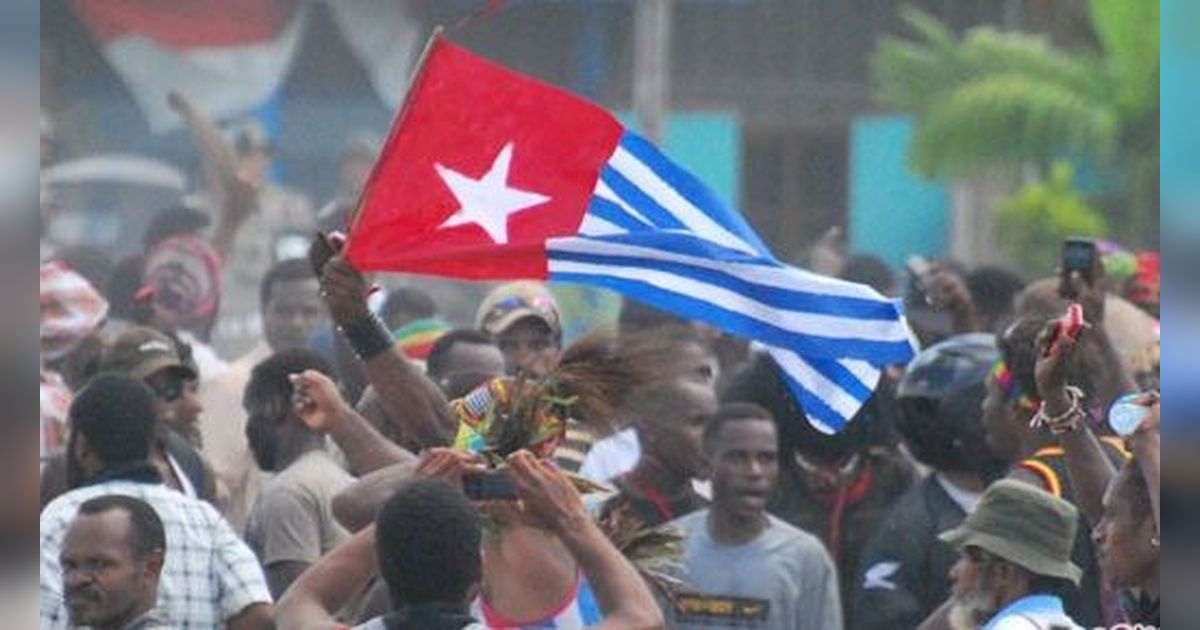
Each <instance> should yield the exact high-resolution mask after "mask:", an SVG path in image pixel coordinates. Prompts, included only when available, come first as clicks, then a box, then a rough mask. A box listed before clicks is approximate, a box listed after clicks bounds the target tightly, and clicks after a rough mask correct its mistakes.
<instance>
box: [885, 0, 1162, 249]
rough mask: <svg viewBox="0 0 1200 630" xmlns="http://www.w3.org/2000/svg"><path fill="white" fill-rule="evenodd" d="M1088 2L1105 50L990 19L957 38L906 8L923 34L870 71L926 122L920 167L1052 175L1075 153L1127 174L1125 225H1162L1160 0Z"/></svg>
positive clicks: (915, 153) (917, 138) (889, 99)
mask: <svg viewBox="0 0 1200 630" xmlns="http://www.w3.org/2000/svg"><path fill="white" fill-rule="evenodd" d="M1089 6H1090V9H1091V10H1090V17H1091V20H1092V28H1093V30H1094V31H1095V33H1096V38H1097V40H1098V41H1099V42H1100V44H1101V48H1100V49H1099V50H1078V51H1068V50H1062V49H1059V48H1055V47H1054V46H1052V45H1051V44H1050V43H1049V42H1048V41H1047V40H1046V39H1045V38H1044V37H1042V36H1040V35H1031V34H1027V33H1016V32H1002V31H998V30H996V29H995V28H992V27H988V26H980V27H976V28H972V29H970V30H968V31H967V32H966V33H964V34H963V35H962V37H957V36H956V35H955V34H954V32H953V31H951V30H950V29H949V28H948V27H947V26H946V25H945V24H943V23H942V22H940V21H939V20H937V19H936V18H934V17H933V16H931V15H929V14H927V13H923V12H921V11H919V10H917V9H914V8H904V9H902V10H901V15H902V17H903V19H904V21H905V22H906V23H907V25H908V26H909V27H910V28H911V29H912V31H913V37H912V38H900V37H894V36H887V37H884V38H882V39H881V40H880V43H879V46H878V48H877V50H876V51H875V54H874V56H873V57H872V60H871V69H872V74H873V77H874V82H875V86H876V89H877V96H878V98H879V100H880V101H881V102H882V103H883V104H885V105H888V106H891V107H894V108H896V109H899V110H902V111H907V112H911V113H912V114H913V116H914V118H915V120H916V123H917V124H916V129H915V132H914V135H913V141H912V146H911V148H910V153H909V160H910V166H911V167H912V168H913V170H914V171H915V172H917V173H918V174H921V175H923V176H926V177H931V178H932V177H962V178H967V177H972V176H975V175H979V174H984V173H987V172H989V171H991V170H993V169H994V168H996V167H1022V168H1025V167H1029V166H1032V167H1034V168H1036V169H1037V170H1038V172H1039V173H1041V174H1042V175H1043V176H1046V175H1047V174H1048V171H1049V169H1050V165H1051V164H1054V163H1055V162H1056V161H1057V160H1060V159H1063V158H1064V157H1065V156H1074V157H1077V158H1080V159H1084V160H1088V161H1089V162H1091V163H1092V164H1094V165H1096V166H1097V167H1098V168H1100V169H1102V170H1106V171H1110V172H1118V173H1121V174H1122V175H1124V176H1125V177H1128V178H1129V179H1128V181H1129V182H1130V183H1129V186H1128V189H1127V190H1126V191H1125V193H1124V195H1125V199H1124V200H1122V202H1120V203H1117V204H1115V207H1117V208H1119V209H1120V210H1119V216H1116V217H1115V218H1116V219H1117V221H1116V222H1115V223H1116V225H1115V226H1116V227H1119V228H1120V229H1122V230H1123V231H1129V232H1131V233H1133V232H1135V231H1138V230H1140V232H1139V233H1142V234H1146V233H1157V213H1158V205H1157V204H1158V199H1157V191H1156V188H1155V186H1153V185H1152V184H1154V183H1156V181H1157V163H1158V143H1157V138H1158V117H1157V110H1158V87H1159V80H1158V63H1159V62H1158V46H1159V34H1158V11H1159V9H1158V3H1157V2H1153V1H1152V0H1092V2H1091V4H1090V5H1089ZM1149 224H1153V225H1149ZM1139 240H1140V239H1139Z"/></svg>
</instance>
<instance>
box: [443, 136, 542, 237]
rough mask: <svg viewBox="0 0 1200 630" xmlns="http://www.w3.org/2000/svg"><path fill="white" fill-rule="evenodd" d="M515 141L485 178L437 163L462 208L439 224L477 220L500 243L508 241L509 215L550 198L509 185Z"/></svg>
mask: <svg viewBox="0 0 1200 630" xmlns="http://www.w3.org/2000/svg"><path fill="white" fill-rule="evenodd" d="M512 154H513V143H511V142H509V143H508V144H506V145H504V148H502V149H500V153H498V154H497V155H496V159H495V161H493V162H492V166H491V168H489V169H488V171H487V172H486V173H484V174H483V177H481V178H479V179H475V178H473V177H468V176H466V175H463V174H462V173H459V172H458V171H455V170H453V169H451V168H448V167H445V166H442V165H441V164H434V165H433V167H434V168H435V169H436V170H437V173H438V175H439V176H440V177H441V178H442V181H443V182H445V183H446V186H448V187H449V188H450V192H452V193H454V197H455V198H456V199H458V204H459V209H458V211H457V212H455V213H454V214H452V215H450V216H449V217H448V218H447V219H446V220H445V221H444V222H442V224H441V225H440V226H438V227H454V226H457V225H466V224H468V223H475V224H477V225H478V226H479V227H481V228H483V231H484V232H487V235H488V236H489V237H491V239H492V240H493V241H495V242H496V243H500V244H504V243H507V242H508V218H509V217H510V216H512V215H514V214H516V213H518V212H520V211H522V210H526V209H528V208H531V207H533V206H536V205H538V204H541V203H545V202H547V201H549V200H550V198H549V197H547V196H545V195H539V194H537V193H535V192H529V191H526V190H521V189H519V188H513V187H511V186H509V185H508V167H509V165H510V164H511V163H512Z"/></svg>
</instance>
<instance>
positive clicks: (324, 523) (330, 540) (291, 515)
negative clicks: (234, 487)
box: [246, 450, 354, 567]
mask: <svg viewBox="0 0 1200 630" xmlns="http://www.w3.org/2000/svg"><path fill="white" fill-rule="evenodd" d="M353 481H354V478H353V477H351V476H350V474H349V473H347V472H346V471H345V470H342V469H341V468H340V467H339V466H338V465H337V464H336V463H335V462H334V461H333V459H332V458H331V457H330V456H329V454H328V453H326V452H325V451H324V450H315V451H310V452H308V453H305V454H304V455H302V456H301V457H300V458H299V459H297V460H296V461H295V462H293V463H292V465H291V466H288V467H287V468H286V469H284V470H283V471H282V472H280V473H279V474H278V475H275V476H274V477H272V478H271V479H270V480H269V481H267V483H266V484H264V485H263V489H262V492H260V493H259V495H258V500H257V502H256V503H255V504H254V510H253V511H252V512H251V513H250V519H249V523H247V525H246V542H247V543H248V544H249V545H250V548H251V549H253V550H254V553H256V554H258V558H259V561H260V562H262V565H263V566H264V567H269V566H271V565H272V564H275V563H277V562H285V561H289V560H290V561H296V562H307V563H309V564H311V563H314V562H316V561H317V559H319V558H320V557H321V556H323V555H325V554H326V553H328V552H329V551H331V550H332V549H333V548H334V547H336V546H338V544H339V543H341V542H343V541H344V540H346V539H347V538H349V537H350V534H349V532H347V531H346V530H345V529H344V528H343V527H342V526H341V525H339V524H338V522H337V520H335V519H334V517H333V507H332V505H333V497H334V495H336V494H337V493H338V492H340V491H341V490H342V489H343V488H345V487H346V486H348V485H349V484H351V483H352V482H353Z"/></svg>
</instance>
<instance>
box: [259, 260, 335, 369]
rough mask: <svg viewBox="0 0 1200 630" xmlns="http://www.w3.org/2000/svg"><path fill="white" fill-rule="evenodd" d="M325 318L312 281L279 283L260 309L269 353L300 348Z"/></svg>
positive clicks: (273, 287) (306, 279)
mask: <svg viewBox="0 0 1200 630" xmlns="http://www.w3.org/2000/svg"><path fill="white" fill-rule="evenodd" d="M324 318H325V307H324V305H322V304H321V296H320V286H319V284H318V282H317V279H316V278H301V279H297V280H280V281H279V282H276V283H275V284H274V285H273V286H272V287H271V292H270V298H269V299H268V300H267V303H266V305H265V306H264V307H263V332H264V333H265V335H266V338H267V344H268V345H270V346H271V350H273V351H275V352H279V351H280V350H287V349H288V348H303V347H305V346H306V345H307V344H308V340H309V339H311V338H312V336H313V333H315V332H316V331H317V327H318V326H320V324H321V322H322V320H324Z"/></svg>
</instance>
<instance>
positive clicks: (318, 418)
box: [291, 370, 416, 475]
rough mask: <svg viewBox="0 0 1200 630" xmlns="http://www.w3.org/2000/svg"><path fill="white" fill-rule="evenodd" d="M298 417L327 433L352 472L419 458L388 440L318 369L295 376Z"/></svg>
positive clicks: (308, 424) (312, 427)
mask: <svg viewBox="0 0 1200 630" xmlns="http://www.w3.org/2000/svg"><path fill="white" fill-rule="evenodd" d="M291 379H292V384H293V386H294V387H295V391H296V394H295V407H296V414H297V415H298V416H299V417H300V420H301V421H302V422H304V424H305V425H307V426H308V428H310V429H312V430H314V431H319V432H321V433H327V434H329V436H330V437H331V438H333V441H334V443H335V444H337V445H338V448H340V449H342V452H343V453H345V454H346V459H347V460H348V461H349V463H350V469H351V471H352V472H354V474H356V475H365V474H368V473H372V472H375V471H376V470H379V469H381V468H386V467H388V466H394V465H396V464H403V463H405V462H411V461H416V456H415V455H413V454H412V453H410V452H408V451H407V450H405V449H404V448H403V447H401V446H399V445H398V444H395V443H393V442H392V441H391V440H389V439H387V438H386V437H384V436H383V435H382V434H381V433H379V431H378V430H376V429H375V427H374V426H372V425H371V423H369V422H367V420H366V419H365V418H363V417H362V416H361V415H359V414H358V412H356V411H355V410H354V409H353V408H352V407H351V406H350V405H349V404H347V403H346V401H345V400H343V399H342V397H341V395H340V394H339V393H338V390H337V385H336V384H334V382H333V381H332V380H330V379H329V377H327V376H325V375H324V374H321V373H320V372H317V371H316V370H306V371H305V372H303V373H301V374H293V375H291Z"/></svg>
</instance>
